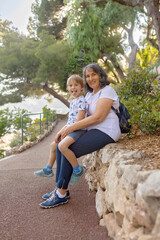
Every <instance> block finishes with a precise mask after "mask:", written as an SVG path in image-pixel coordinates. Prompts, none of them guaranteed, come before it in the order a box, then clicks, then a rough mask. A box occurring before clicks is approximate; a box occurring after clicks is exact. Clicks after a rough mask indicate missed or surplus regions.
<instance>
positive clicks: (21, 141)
mask: <svg viewBox="0 0 160 240" xmlns="http://www.w3.org/2000/svg"><path fill="white" fill-rule="evenodd" d="M21 130H22V134H21V144H22V145H23V115H22V118H21Z"/></svg>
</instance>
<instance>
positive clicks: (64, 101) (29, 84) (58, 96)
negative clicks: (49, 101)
mask: <svg viewBox="0 0 160 240" xmlns="http://www.w3.org/2000/svg"><path fill="white" fill-rule="evenodd" d="M26 84H27V85H28V86H30V87H35V88H40V89H43V90H44V91H46V92H48V93H50V94H51V95H52V96H54V97H55V98H57V99H59V100H60V101H61V102H62V103H64V104H65V105H66V106H67V107H69V105H70V104H69V102H68V101H67V100H66V99H65V98H64V97H62V96H61V95H59V94H58V93H57V92H55V91H54V90H53V89H52V88H49V87H48V85H47V84H46V83H45V84H43V85H42V84H37V83H31V82H30V81H29V80H26V83H24V82H23V83H18V84H17V85H18V86H20V85H21V86H22V85H26Z"/></svg>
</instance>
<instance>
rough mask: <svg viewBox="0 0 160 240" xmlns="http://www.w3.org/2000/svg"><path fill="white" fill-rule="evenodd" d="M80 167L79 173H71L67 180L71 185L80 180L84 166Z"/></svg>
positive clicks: (83, 172) (84, 170)
mask: <svg viewBox="0 0 160 240" xmlns="http://www.w3.org/2000/svg"><path fill="white" fill-rule="evenodd" d="M80 168H81V171H80V173H77V174H76V173H72V176H71V180H70V182H69V183H70V184H71V185H75V184H77V183H78V182H79V181H80V179H81V178H82V177H83V175H84V174H85V172H86V168H85V167H84V166H80Z"/></svg>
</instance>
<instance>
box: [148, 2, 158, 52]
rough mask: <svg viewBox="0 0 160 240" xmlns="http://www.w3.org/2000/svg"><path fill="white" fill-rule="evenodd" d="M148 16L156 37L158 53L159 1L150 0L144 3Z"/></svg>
mask: <svg viewBox="0 0 160 240" xmlns="http://www.w3.org/2000/svg"><path fill="white" fill-rule="evenodd" d="M145 7H146V8H147V11H148V15H150V16H151V17H152V20H153V25H154V29H155V31H156V35H157V41H158V46H159V52H160V12H159V0H150V1H146V2H145Z"/></svg>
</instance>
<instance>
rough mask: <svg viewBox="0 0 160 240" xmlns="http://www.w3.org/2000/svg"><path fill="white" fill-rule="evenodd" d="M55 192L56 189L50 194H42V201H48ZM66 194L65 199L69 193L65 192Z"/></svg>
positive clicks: (68, 196)
mask: <svg viewBox="0 0 160 240" xmlns="http://www.w3.org/2000/svg"><path fill="white" fill-rule="evenodd" d="M56 190H57V188H56V189H54V190H53V191H52V192H50V193H46V194H44V195H43V196H42V198H43V199H44V200H47V199H49V198H50V197H51V196H52V194H53V193H54V192H55V191H56ZM66 194H67V195H66V197H67V198H70V192H69V190H67V191H66Z"/></svg>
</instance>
